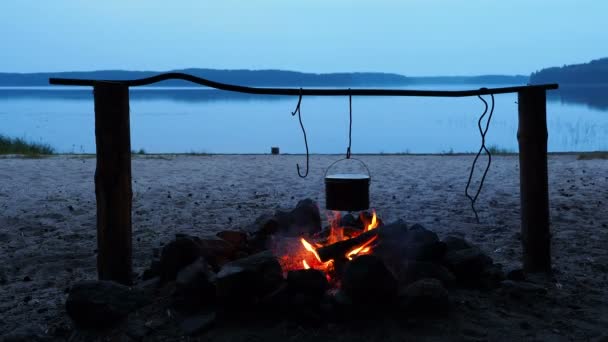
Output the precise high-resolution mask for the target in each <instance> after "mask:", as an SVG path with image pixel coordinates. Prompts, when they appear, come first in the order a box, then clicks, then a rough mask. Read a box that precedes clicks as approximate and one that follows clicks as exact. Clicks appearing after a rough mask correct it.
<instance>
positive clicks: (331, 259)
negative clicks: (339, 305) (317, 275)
mask: <svg viewBox="0 0 608 342" xmlns="http://www.w3.org/2000/svg"><path fill="white" fill-rule="evenodd" d="M348 215H351V214H348ZM341 219H342V215H341V213H340V212H339V211H330V212H329V213H328V222H329V227H327V228H326V229H325V230H324V231H321V232H319V233H317V234H314V235H313V236H312V237H311V238H309V240H310V241H309V240H307V239H306V238H305V237H300V239H299V241H300V242H301V248H300V251H298V252H297V253H289V254H287V255H282V256H280V257H279V259H280V261H281V266H282V268H283V270H284V272H288V271H293V270H297V269H316V270H320V271H322V272H323V273H324V274H325V276H326V278H327V280H328V281H329V282H330V283H333V282H334V281H335V280H336V274H335V271H336V268H335V263H336V262H338V263H340V262H343V261H344V260H353V258H355V257H356V256H359V255H364V254H369V253H370V252H371V250H372V248H373V243H374V241H376V239H377V236H375V235H364V236H362V235H363V234H364V233H366V232H369V231H371V230H373V229H376V228H377V227H378V226H379V225H380V222H381V221H380V220H379V219H378V217H377V215H376V211H375V210H372V213H371V217H370V215H368V214H367V213H365V212H361V213H360V214H359V221H358V222H359V223H360V224H361V227H353V226H345V225H343V224H342V220H341ZM351 222H354V220H351ZM355 238H358V239H357V240H351V239H355ZM345 241H349V242H348V244H346V245H344V244H342V245H340V244H338V243H340V242H345ZM351 245H352V246H351ZM334 249H336V251H334ZM319 250H320V251H321V255H322V256H323V257H322V256H321V255H320V254H319V252H318V251H319ZM342 251H344V253H341V252H342ZM337 253H340V254H337ZM302 255H303V256H302ZM299 259H301V261H300V262H298V260H299ZM298 264H299V265H300V266H299V267H298V266H297V265H298Z"/></svg>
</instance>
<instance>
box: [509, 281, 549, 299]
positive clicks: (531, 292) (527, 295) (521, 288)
mask: <svg viewBox="0 0 608 342" xmlns="http://www.w3.org/2000/svg"><path fill="white" fill-rule="evenodd" d="M500 285H501V288H500V290H501V292H502V293H504V294H506V295H508V296H510V297H511V298H514V299H531V298H534V297H538V296H543V295H545V294H547V289H546V288H545V287H543V286H541V285H537V284H534V283H531V282H527V281H513V280H505V281H503V282H501V283H500Z"/></svg>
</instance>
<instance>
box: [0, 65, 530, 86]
mask: <svg viewBox="0 0 608 342" xmlns="http://www.w3.org/2000/svg"><path fill="white" fill-rule="evenodd" d="M172 72H183V73H187V74H191V75H194V76H198V77H202V78H207V79H210V80H213V81H217V82H223V83H231V84H241V85H251V86H267V87H269V86H275V87H278V86H300V87H310V86H352V87H356V86H403V85H412V84H520V83H527V82H528V77H527V76H502V75H485V76H438V77H407V76H403V75H399V74H391V73H376V72H356V73H328V74H314V73H303V72H295V71H284V70H216V69H182V70H172ZM159 73H162V72H158V71H125V70H103V71H83V72H75V71H71V72H44V73H28V74H21V73H0V86H5V87H6V86H22V87H28V86H30V87H31V86H46V85H48V84H49V83H48V80H49V78H51V77H61V78H78V79H99V80H126V79H138V78H145V77H150V76H154V75H157V74H159ZM188 85H192V84H191V83H189V82H186V81H181V80H170V81H164V82H161V83H157V84H154V86H188Z"/></svg>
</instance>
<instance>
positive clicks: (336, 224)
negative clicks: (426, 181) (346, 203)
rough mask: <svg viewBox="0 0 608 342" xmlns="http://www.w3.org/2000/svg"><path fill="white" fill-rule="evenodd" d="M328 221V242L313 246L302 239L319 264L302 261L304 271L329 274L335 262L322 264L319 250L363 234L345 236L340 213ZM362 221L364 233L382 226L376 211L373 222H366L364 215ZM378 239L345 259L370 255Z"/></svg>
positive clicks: (333, 213)
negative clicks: (372, 245) (312, 269)
mask: <svg viewBox="0 0 608 342" xmlns="http://www.w3.org/2000/svg"><path fill="white" fill-rule="evenodd" d="M328 220H329V222H330V232H329V236H328V237H327V240H326V241H325V242H324V243H320V242H313V243H314V245H313V244H311V243H310V242H308V241H306V239H304V238H300V242H301V243H302V245H303V246H304V249H306V250H307V251H308V252H310V253H312V254H313V255H314V256H315V259H316V260H317V261H318V263H316V262H315V264H314V265H313V266H310V265H309V264H308V262H307V261H306V259H302V265H303V266H304V269H311V268H315V269H320V270H322V271H324V272H325V273H326V274H327V272H328V271H329V270H330V269H333V260H330V261H328V262H322V261H321V258H320V257H319V254H318V253H317V248H321V247H324V246H327V245H331V244H333V243H336V242H339V241H343V240H346V239H350V238H353V237H356V236H358V235H359V234H361V233H356V234H353V233H350V234H351V236H344V234H345V233H344V228H343V227H341V226H340V213H339V212H332V213H330V214H328ZM361 220H362V221H363V222H364V227H365V228H364V230H363V232H367V231H370V230H372V229H376V228H378V226H379V225H380V222H379V221H378V218H377V217H376V211H375V210H373V211H372V217H371V220H369V222H366V221H368V219H367V218H366V217H364V216H363V215H361ZM376 239H377V236H374V237H372V238H370V239H369V240H368V241H366V242H365V243H363V244H361V245H360V246H358V247H356V248H353V249H352V250H350V251H349V252H347V253H346V254H345V255H344V257H345V258H346V259H348V260H352V259H353V258H354V257H356V256H357V255H363V254H367V253H369V252H370V251H371V246H370V245H371V244H372V243H373V242H374V241H376ZM309 260H310V259H309ZM313 260H314V259H313ZM328 278H329V275H328Z"/></svg>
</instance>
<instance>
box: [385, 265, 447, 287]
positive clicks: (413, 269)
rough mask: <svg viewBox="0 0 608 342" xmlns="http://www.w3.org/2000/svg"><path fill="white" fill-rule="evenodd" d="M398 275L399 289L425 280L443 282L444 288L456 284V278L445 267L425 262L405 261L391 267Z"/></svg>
mask: <svg viewBox="0 0 608 342" xmlns="http://www.w3.org/2000/svg"><path fill="white" fill-rule="evenodd" d="M389 268H390V269H391V270H392V271H393V273H394V274H395V275H396V278H397V281H398V283H399V287H405V286H406V285H409V284H411V283H413V282H416V281H418V280H421V279H425V278H433V279H437V280H439V281H441V283H442V284H443V286H445V287H451V286H453V285H454V284H455V283H456V276H454V274H453V273H452V272H450V271H449V270H448V269H447V268H446V267H445V266H443V265H439V264H435V263H431V262H425V261H413V260H412V261H405V262H401V263H399V264H398V265H395V266H393V265H389Z"/></svg>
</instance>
